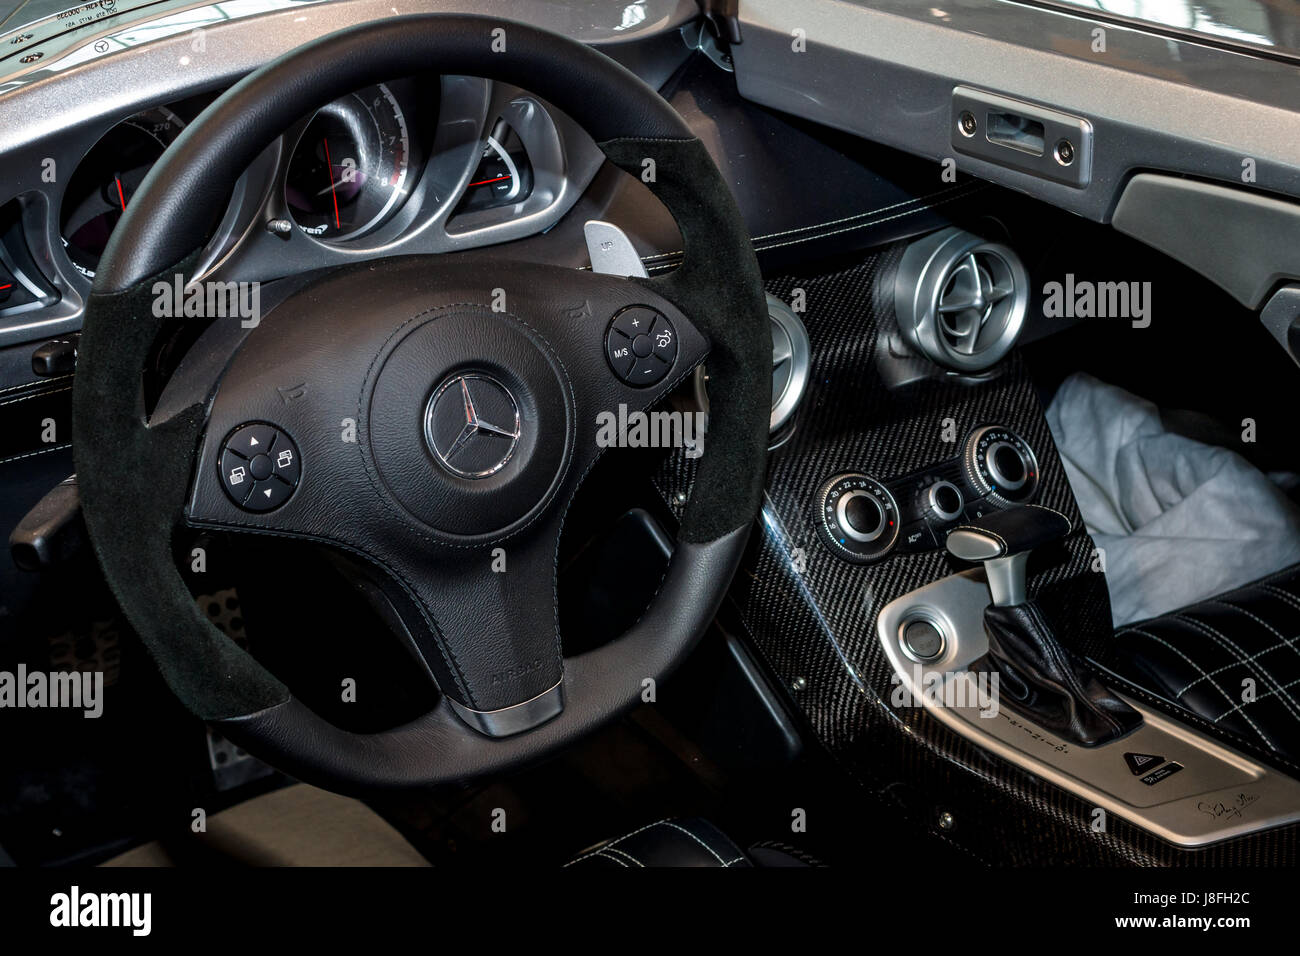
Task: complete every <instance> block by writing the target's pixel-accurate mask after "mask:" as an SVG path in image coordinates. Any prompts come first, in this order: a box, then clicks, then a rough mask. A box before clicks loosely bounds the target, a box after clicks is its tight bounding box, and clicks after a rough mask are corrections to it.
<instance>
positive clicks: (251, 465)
mask: <svg viewBox="0 0 1300 956" xmlns="http://www.w3.org/2000/svg"><path fill="white" fill-rule="evenodd" d="M274 470H275V466H274V465H272V464H271V459H270V457H268V456H267V455H254V456H253V457H252V458H251V459H249V462H248V473H249V474H250V475H252V476H253V478H254V479H255V480H257V481H261V480H262V479H263V478H270V477H271V472H273V471H274Z"/></svg>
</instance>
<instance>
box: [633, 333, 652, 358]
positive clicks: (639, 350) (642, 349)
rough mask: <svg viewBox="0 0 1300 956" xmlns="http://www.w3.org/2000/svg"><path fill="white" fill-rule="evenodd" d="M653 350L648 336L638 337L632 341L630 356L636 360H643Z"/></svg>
mask: <svg viewBox="0 0 1300 956" xmlns="http://www.w3.org/2000/svg"><path fill="white" fill-rule="evenodd" d="M654 348H655V347H654V345H653V344H651V342H650V336H648V335H638V336H637V337H636V338H634V339H633V340H632V354H633V355H635V356H636V357H637V358H645V357H646V356H647V355H649V354H650V353H651V352H653V351H654Z"/></svg>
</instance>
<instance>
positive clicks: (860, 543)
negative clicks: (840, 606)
mask: <svg viewBox="0 0 1300 956" xmlns="http://www.w3.org/2000/svg"><path fill="white" fill-rule="evenodd" d="M816 507H817V515H816V521H817V532H818V534H820V535H821V539H822V541H824V542H825V543H826V546H827V547H828V548H830V549H831V550H832V551H833V552H835V553H836V554H837V555H839V556H840V557H841V558H844V559H845V560H846V561H854V562H857V563H861V564H865V563H867V562H869V561H878V560H880V559H881V558H883V557H884V556H885V555H887V554H888V553H889V552H890V551H891V550H892V549H893V547H894V544H895V543H896V542H897V541H898V503H897V502H895V501H894V496H893V495H891V494H890V493H889V489H888V488H886V487H885V486H884V485H883V484H881V483H880V482H878V481H876V479H874V478H872V477H871V476H869V475H860V474H847V475H836V476H835V477H834V478H831V479H829V480H828V481H826V482H825V483H824V484H823V485H822V486H821V488H820V489H819V490H818V492H817V505H816Z"/></svg>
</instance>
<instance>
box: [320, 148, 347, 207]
mask: <svg viewBox="0 0 1300 956" xmlns="http://www.w3.org/2000/svg"><path fill="white" fill-rule="evenodd" d="M321 143H322V144H324V146H325V171H326V172H327V173H329V177H330V196H332V197H333V199H334V228H335V229H342V228H343V225H342V223H340V222H339V193H338V190H337V189H335V188H334V164H333V163H331V162H330V141H329V140H328V139H325V138H324V137H321Z"/></svg>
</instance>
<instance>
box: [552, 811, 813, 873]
mask: <svg viewBox="0 0 1300 956" xmlns="http://www.w3.org/2000/svg"><path fill="white" fill-rule="evenodd" d="M565 865H566V866H580V867H591V866H597V867H620V866H621V867H627V868H629V869H631V868H636V867H647V866H689V867H696V866H703V867H732V868H739V867H754V866H762V867H776V866H796V867H798V866H817V865H819V864H817V862H816V861H815V860H813V859H811V858H810V857H808V856H806V855H805V854H803V853H801V852H799V851H798V850H796V849H795V848H794V847H789V846H783V845H781V844H775V843H759V844H755V845H754V846H752V847H750V849H749V852H748V853H745V852H744V851H742V850H741V849H740V847H738V846H736V844H735V843H734V842H732V840H731V838H730V837H728V836H727V835H726V834H725V833H723V832H722V831H721V830H719V829H718V828H717V827H715V826H714V825H713V824H712V823H710V822H709V821H708V820H704V819H702V818H700V817H677V818H674V819H669V820H659V821H657V822H655V823H650V824H647V825H646V826H643V827H640V828H639V829H636V830H633V831H632V832H631V833H627V834H624V835H623V836H621V837H618V838H617V839H614V840H606V841H605V842H604V843H600V844H598V845H596V846H594V847H592V848H590V849H588V850H586V851H585V852H583V853H581V854H579V855H578V856H577V857H576V858H575V859H573V860H570V861H569V862H568V863H567V864H565Z"/></svg>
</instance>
